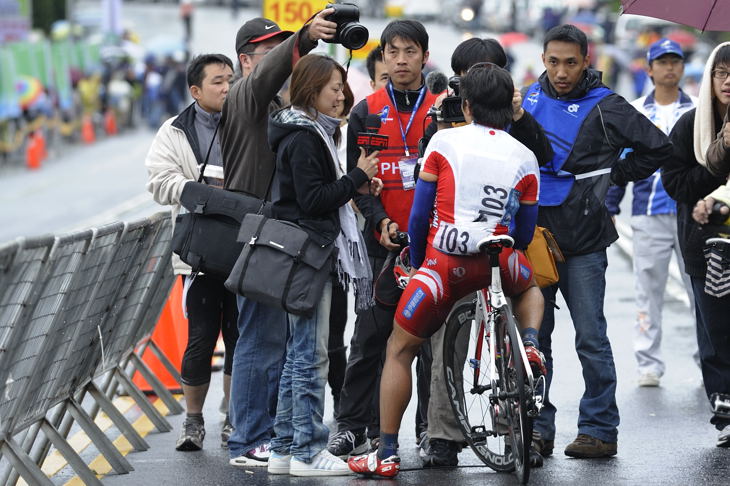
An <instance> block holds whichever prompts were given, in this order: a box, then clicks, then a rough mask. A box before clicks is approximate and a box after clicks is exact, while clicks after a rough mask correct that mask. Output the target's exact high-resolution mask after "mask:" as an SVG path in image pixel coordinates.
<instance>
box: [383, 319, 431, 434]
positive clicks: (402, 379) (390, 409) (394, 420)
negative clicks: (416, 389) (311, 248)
mask: <svg viewBox="0 0 730 486" xmlns="http://www.w3.org/2000/svg"><path fill="white" fill-rule="evenodd" d="M424 341H425V339H422V338H419V337H416V336H413V335H412V334H409V333H408V332H406V331H404V330H403V329H402V328H401V327H400V326H399V325H398V323H397V322H396V323H393V332H392V333H391V335H390V339H388V347H387V349H386V352H385V364H384V365H383V374H382V376H381V378H380V432H381V434H397V433H398V429H400V423H401V419H402V418H403V413H405V410H406V407H408V402H409V401H410V399H411V387H412V384H411V365H412V364H413V359H414V358H415V357H416V354H417V353H418V350H419V348H420V347H421V344H423V342H424Z"/></svg>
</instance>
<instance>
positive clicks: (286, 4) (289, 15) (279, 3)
mask: <svg viewBox="0 0 730 486" xmlns="http://www.w3.org/2000/svg"><path fill="white" fill-rule="evenodd" d="M327 3H328V2H327V0H264V4H263V7H264V8H263V16H264V17H266V18H267V19H271V20H273V21H274V22H276V23H277V24H279V27H280V28H281V29H282V30H291V31H296V30H299V29H301V28H302V26H303V25H304V22H306V21H307V20H309V19H310V17H312V15H314V14H315V13H316V12H318V11H320V10H322V9H323V8H324V7H325V6H326V5H327Z"/></svg>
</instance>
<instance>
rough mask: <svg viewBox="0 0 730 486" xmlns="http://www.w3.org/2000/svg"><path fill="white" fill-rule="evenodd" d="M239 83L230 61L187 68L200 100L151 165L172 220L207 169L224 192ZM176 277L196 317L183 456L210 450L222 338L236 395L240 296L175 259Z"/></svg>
mask: <svg viewBox="0 0 730 486" xmlns="http://www.w3.org/2000/svg"><path fill="white" fill-rule="evenodd" d="M232 76H233V63H232V62H231V60H230V59H229V58H227V57H226V56H224V55H222V54H204V55H201V56H197V57H195V58H194V59H193V60H192V61H191V62H190V64H189V66H188V69H187V83H188V85H189V86H190V95H191V96H192V97H193V99H194V100H195V101H194V102H193V103H192V104H191V105H190V106H188V107H187V108H186V109H184V110H183V111H182V112H181V113H180V114H179V115H177V116H175V117H173V118H170V119H169V120H167V121H166V122H165V123H164V124H163V125H162V127H160V129H159V130H158V132H157V135H156V136H155V139H154V141H153V142H152V146H151V147H150V150H149V152H148V154H147V158H146V159H145V165H146V166H147V172H148V174H149V179H148V182H147V190H148V191H149V192H151V193H152V196H153V198H154V200H155V201H156V202H157V203H159V204H164V205H171V206H172V214H171V217H172V221H173V224H174V223H175V217H176V216H177V214H178V213H179V211H180V208H181V206H180V195H181V194H182V191H183V187H184V186H185V184H186V183H187V182H189V181H197V180H198V178H199V177H200V167H201V166H202V165H203V163H205V157H206V154H209V155H208V161H207V162H208V163H207V165H206V167H205V173H204V174H203V177H204V180H205V182H206V183H207V184H210V185H214V186H218V187H222V186H223V158H222V156H221V148H220V139H219V138H218V136H217V128H218V122H219V120H220V113H221V110H222V109H223V102H224V101H225V98H226V95H227V94H228V87H229V83H230V80H231V77H232ZM172 263H173V269H174V272H175V274H177V275H180V276H181V278H182V280H183V286H184V291H183V296H184V300H183V306H184V309H185V315H186V316H187V318H188V344H187V347H186V348H185V354H184V355H183V359H182V366H181V373H180V374H181V377H182V387H183V395H184V396H185V405H186V408H187V416H186V418H185V421H184V422H183V427H182V430H181V431H180V437H179V438H178V440H177V443H176V444H175V448H176V449H177V450H179V451H197V450H200V449H202V448H203V439H204V438H205V422H204V420H203V404H204V403H205V396H206V395H207V393H208V386H209V384H210V373H211V359H212V357H213V351H214V349H215V345H216V342H217V341H218V336H219V335H220V334H221V332H222V333H223V342H224V344H225V348H226V354H225V362H224V366H223V392H224V395H225V398H226V399H228V397H229V396H230V387H231V370H232V363H233V351H234V348H235V346H236V340H237V339H238V328H237V327H236V321H237V318H238V309H237V307H236V297H235V295H233V294H232V293H230V292H229V291H228V290H226V288H225V287H224V286H223V281H222V280H220V279H218V278H215V277H213V276H210V275H204V274H202V273H201V274H197V275H191V274H190V273H191V272H190V267H189V266H188V265H186V264H185V263H183V262H182V261H181V260H180V258H179V257H178V256H177V255H173V256H172ZM231 432H232V426H231V423H230V421H229V418H228V416H226V419H225V422H224V424H223V428H222V431H221V444H222V445H223V447H227V445H228V438H229V437H230V435H231Z"/></svg>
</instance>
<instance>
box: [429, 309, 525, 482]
mask: <svg viewBox="0 0 730 486" xmlns="http://www.w3.org/2000/svg"><path fill="white" fill-rule="evenodd" d="M481 317H482V316H478V317H477V318H476V320H475V304H474V303H473V302H463V303H461V304H457V305H456V306H455V307H454V308H453V309H452V311H451V313H450V314H449V317H448V318H447V320H446V329H445V335H444V349H443V353H444V373H445V380H446V387H447V390H448V395H449V401H450V402H451V408H452V410H453V412H454V416H455V417H456V421H457V422H458V424H459V428H460V429H461V432H462V433H463V434H464V438H465V439H466V441H467V443H468V444H469V446H470V447H471V449H472V450H473V451H474V453H475V454H476V455H477V457H479V459H481V461H482V462H484V464H486V465H487V466H489V467H490V468H492V469H494V470H495V471H499V472H509V471H512V470H513V469H514V461H513V459H512V456H513V454H512V452H511V451H510V449H509V446H508V440H509V439H508V437H509V435H508V430H507V426H506V423H505V422H506V421H505V416H504V412H503V411H500V409H499V404H494V405H493V404H492V403H491V402H490V395H491V394H492V393H493V391H492V390H491V386H492V384H491V380H490V376H491V372H492V368H491V365H490V357H489V342H488V339H487V328H486V323H485V322H484V319H482V318H481Z"/></svg>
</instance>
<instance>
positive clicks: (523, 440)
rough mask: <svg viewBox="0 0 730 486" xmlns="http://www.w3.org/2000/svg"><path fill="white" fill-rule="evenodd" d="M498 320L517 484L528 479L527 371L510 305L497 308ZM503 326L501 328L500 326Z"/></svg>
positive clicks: (530, 426)
mask: <svg viewBox="0 0 730 486" xmlns="http://www.w3.org/2000/svg"><path fill="white" fill-rule="evenodd" d="M498 319H500V320H503V324H504V326H505V328H506V329H505V330H506V332H505V333H504V340H503V344H504V348H503V351H502V357H503V359H502V360H501V363H500V365H501V367H502V372H501V376H502V379H503V382H504V385H505V395H506V396H507V397H508V398H507V399H506V400H505V408H506V414H507V423H508V424H509V437H510V442H511V444H510V445H511V446H512V450H513V456H514V467H515V473H516V474H517V478H518V479H519V480H520V483H522V484H527V481H528V480H529V479H530V445H531V444H532V418H530V417H529V416H528V415H527V410H528V405H529V404H528V400H530V396H531V395H530V393H529V387H530V385H529V383H528V381H527V372H526V371H525V364H524V362H523V361H522V356H521V355H520V351H519V344H518V340H520V339H521V338H520V336H519V331H518V330H517V322H516V321H515V319H514V317H513V316H512V312H511V310H510V309H509V307H505V308H502V309H500V311H499V315H498ZM503 329H504V328H503Z"/></svg>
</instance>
